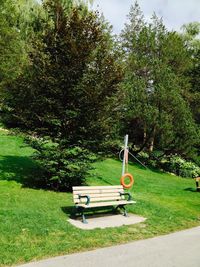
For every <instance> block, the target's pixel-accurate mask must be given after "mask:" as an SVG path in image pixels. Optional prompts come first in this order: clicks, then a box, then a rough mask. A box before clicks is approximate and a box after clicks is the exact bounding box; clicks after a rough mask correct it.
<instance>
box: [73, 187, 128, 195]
mask: <svg viewBox="0 0 200 267" xmlns="http://www.w3.org/2000/svg"><path fill="white" fill-rule="evenodd" d="M86 192H87V193H88V194H103V193H118V192H124V189H123V188H122V189H119V188H118V189H93V190H90V189H88V190H87V191H86V190H84V191H81V190H78V191H74V192H73V193H74V195H79V194H85V193H86Z"/></svg>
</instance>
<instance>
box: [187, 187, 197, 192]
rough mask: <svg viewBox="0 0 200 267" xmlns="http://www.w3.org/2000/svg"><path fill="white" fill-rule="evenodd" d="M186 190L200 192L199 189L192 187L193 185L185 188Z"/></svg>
mask: <svg viewBox="0 0 200 267" xmlns="http://www.w3.org/2000/svg"><path fill="white" fill-rule="evenodd" d="M184 191H189V192H193V193H196V192H197V193H199V192H200V191H198V190H197V189H196V188H192V187H188V188H185V189H184Z"/></svg>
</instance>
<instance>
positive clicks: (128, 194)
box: [120, 192, 132, 201]
mask: <svg viewBox="0 0 200 267" xmlns="http://www.w3.org/2000/svg"><path fill="white" fill-rule="evenodd" d="M120 196H128V199H127V201H130V200H132V196H131V194H130V193H128V192H125V193H121V192H120Z"/></svg>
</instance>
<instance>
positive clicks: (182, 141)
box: [121, 3, 199, 154]
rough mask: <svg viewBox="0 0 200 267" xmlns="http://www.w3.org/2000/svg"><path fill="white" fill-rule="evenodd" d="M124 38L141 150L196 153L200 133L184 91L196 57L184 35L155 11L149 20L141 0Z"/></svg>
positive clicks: (133, 135)
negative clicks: (186, 43) (190, 51)
mask: <svg viewBox="0 0 200 267" xmlns="http://www.w3.org/2000/svg"><path fill="white" fill-rule="evenodd" d="M121 38H122V46H123V50H124V55H125V59H126V62H125V77H124V80H123V83H122V87H123V89H124V92H125V93H126V100H127V101H126V103H125V107H126V108H125V114H124V121H126V122H127V124H126V125H125V129H126V132H128V133H129V136H130V139H132V142H133V144H134V145H137V146H138V147H139V151H141V150H143V149H147V150H149V152H150V153H151V152H152V151H153V150H154V146H155V147H156V148H157V149H161V150H164V151H166V153H175V152H177V153H180V154H188V153H190V151H191V149H192V147H193V146H194V145H195V144H196V143H197V142H198V139H199V134H198V129H197V127H196V125H195V122H194V120H193V117H192V113H191V110H190V107H189V105H188V102H187V101H186V99H185V94H184V93H183V92H186V91H188V90H189V88H190V84H189V82H188V79H187V77H186V75H185V72H186V71H187V70H188V69H190V67H191V64H192V62H191V58H190V53H189V52H188V51H187V49H186V48H185V46H184V42H183V40H182V38H181V37H180V36H179V35H178V34H177V33H175V32H168V31H167V29H166V28H165V26H164V25H163V22H162V20H160V19H158V18H157V17H156V15H155V14H154V15H153V17H152V19H151V22H150V23H146V22H145V21H144V18H143V14H142V12H141V10H140V8H139V6H138V4H137V3H136V4H135V6H134V7H132V8H131V11H130V14H129V24H127V25H126V26H125V29H124V31H123V32H122V35H121ZM180 118H181V119H180Z"/></svg>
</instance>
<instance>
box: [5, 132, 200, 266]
mask: <svg viewBox="0 0 200 267" xmlns="http://www.w3.org/2000/svg"><path fill="white" fill-rule="evenodd" d="M0 148H1V149H0V266H6V265H14V264H19V263H23V262H28V261H32V260H36V259H41V258H47V257H51V256H56V255H62V254H67V253H73V252H78V251H85V250H91V249H95V248H98V247H105V246H111V245H116V244H119V243H125V242H129V241H132V240H138V239H143V238H148V237H152V236H156V235H161V234H166V233H169V232H172V231H177V230H181V229H185V228H189V227H193V226H196V225H200V193H197V192H195V183H194V181H192V180H191V179H183V178H180V177H176V176H172V175H169V174H164V173H161V172H159V171H158V172H155V171H154V172H153V171H150V170H144V169H142V168H140V167H139V166H138V165H136V164H132V165H130V166H129V172H131V173H132V174H133V175H134V179H135V184H134V186H133V188H132V190H131V193H132V195H133V198H134V200H136V201H137V204H135V205H130V206H129V207H128V211H129V212H131V213H136V214H139V215H142V216H144V217H146V218H147V220H146V222H145V223H142V224H138V225H129V226H122V227H117V228H107V229H95V230H86V231H84V230H80V229H77V228H75V227H73V226H72V225H70V224H69V223H68V221H67V219H68V217H69V213H70V210H71V207H72V206H73V203H72V195H71V194H70V193H55V192H51V191H44V190H36V189H31V188H27V187H24V186H23V184H25V181H26V179H27V176H28V174H29V173H30V172H34V171H35V173H36V175H37V172H36V169H37V166H36V165H35V163H34V162H33V161H32V160H31V159H30V155H31V154H32V153H33V150H32V149H31V148H30V147H28V146H26V145H25V144H24V143H23V139H22V138H21V137H16V136H10V135H8V134H7V133H6V132H4V131H2V130H1V131H0ZM95 167H96V169H94V170H93V171H92V173H91V176H90V177H88V184H91V185H116V184H119V178H120V174H121V162H119V161H117V160H114V159H107V160H105V161H100V162H97V163H95Z"/></svg>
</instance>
